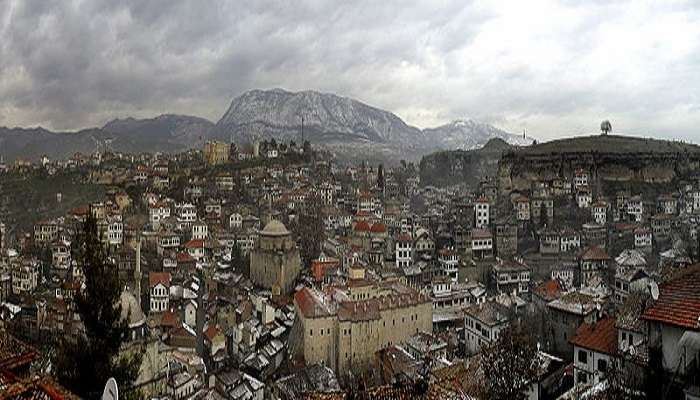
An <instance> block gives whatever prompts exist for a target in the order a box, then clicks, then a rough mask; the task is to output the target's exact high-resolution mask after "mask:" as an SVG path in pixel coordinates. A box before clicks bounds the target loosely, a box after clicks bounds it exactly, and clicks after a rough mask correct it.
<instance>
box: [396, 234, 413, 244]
mask: <svg viewBox="0 0 700 400" xmlns="http://www.w3.org/2000/svg"><path fill="white" fill-rule="evenodd" d="M396 240H397V241H399V242H410V241H411V236H410V235H409V234H407V233H402V234H400V235H399V236H398V237H397V238H396Z"/></svg>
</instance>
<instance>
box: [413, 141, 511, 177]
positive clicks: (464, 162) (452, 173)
mask: <svg viewBox="0 0 700 400" xmlns="http://www.w3.org/2000/svg"><path fill="white" fill-rule="evenodd" d="M511 149H513V146H512V145H510V144H508V143H507V142H505V141H504V140H503V139H498V138H496V139H491V140H489V141H488V142H487V143H486V145H485V146H484V147H483V148H481V149H475V150H453V151H439V152H436V153H433V154H429V155H427V156H424V157H423V158H422V159H421V161H420V178H421V184H422V185H434V186H449V185H456V184H465V185H467V186H471V187H475V186H476V185H477V184H478V183H479V181H480V178H481V177H482V176H495V175H496V173H497V171H498V161H499V160H500V158H501V155H502V154H503V153H504V152H507V151H510V150H511Z"/></svg>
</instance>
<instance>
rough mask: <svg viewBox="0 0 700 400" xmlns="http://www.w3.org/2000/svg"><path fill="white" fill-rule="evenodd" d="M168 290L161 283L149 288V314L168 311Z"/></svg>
mask: <svg viewBox="0 0 700 400" xmlns="http://www.w3.org/2000/svg"><path fill="white" fill-rule="evenodd" d="M169 299H170V289H169V288H168V287H166V286H165V285H164V284H162V283H158V284H157V285H155V286H154V287H152V288H151V296H150V300H151V312H156V313H159V312H163V311H166V310H167V309H168V302H169Z"/></svg>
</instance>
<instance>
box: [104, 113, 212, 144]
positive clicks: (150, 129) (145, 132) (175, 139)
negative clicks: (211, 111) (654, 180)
mask: <svg viewBox="0 0 700 400" xmlns="http://www.w3.org/2000/svg"><path fill="white" fill-rule="evenodd" d="M213 128H214V123H213V122H211V121H209V120H206V119H204V118H199V117H192V116H189V115H176V114H163V115H159V116H157V117H155V118H147V119H134V118H124V119H114V120H112V121H110V122H108V123H107V124H105V126H103V127H102V130H103V131H105V132H108V133H113V134H115V135H116V136H117V137H118V138H123V139H124V138H128V139H129V140H132V141H134V142H137V143H143V144H144V145H145V146H146V147H148V148H151V147H154V146H156V145H158V144H161V145H162V144H163V143H167V144H168V145H169V146H172V147H175V148H177V147H180V148H182V149H189V148H193V147H197V146H201V143H202V141H203V140H206V139H207V138H208V137H209V136H210V134H211V131H212V129H213ZM154 150H155V148H154Z"/></svg>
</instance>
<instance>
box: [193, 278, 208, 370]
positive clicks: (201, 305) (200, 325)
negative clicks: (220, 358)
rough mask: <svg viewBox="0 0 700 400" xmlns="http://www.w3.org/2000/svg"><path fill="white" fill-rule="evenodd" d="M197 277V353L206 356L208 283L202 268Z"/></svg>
mask: <svg viewBox="0 0 700 400" xmlns="http://www.w3.org/2000/svg"><path fill="white" fill-rule="evenodd" d="M197 277H198V278H199V290H197V315H196V323H195V325H197V326H196V333H197V355H198V356H200V357H202V358H204V313H205V310H204V309H205V308H206V305H205V302H204V296H205V293H206V289H205V287H204V285H206V283H205V281H204V274H203V273H202V271H201V270H199V271H197Z"/></svg>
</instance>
